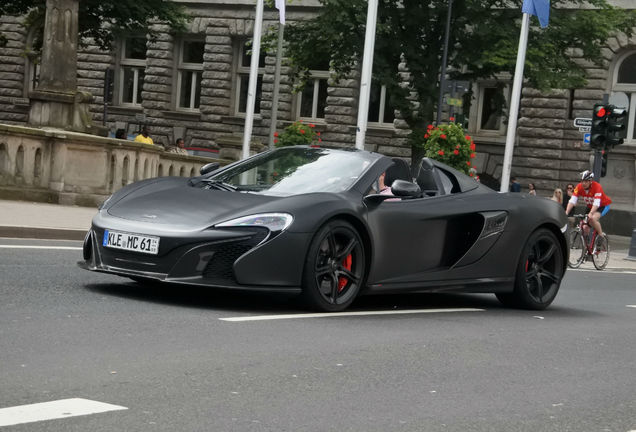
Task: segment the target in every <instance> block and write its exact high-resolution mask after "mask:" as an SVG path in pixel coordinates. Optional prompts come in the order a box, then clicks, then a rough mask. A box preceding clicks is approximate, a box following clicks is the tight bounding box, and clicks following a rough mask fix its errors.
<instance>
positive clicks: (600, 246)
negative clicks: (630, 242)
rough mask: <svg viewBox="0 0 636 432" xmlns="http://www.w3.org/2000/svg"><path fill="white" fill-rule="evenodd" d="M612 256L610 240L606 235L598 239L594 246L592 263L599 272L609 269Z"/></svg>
mask: <svg viewBox="0 0 636 432" xmlns="http://www.w3.org/2000/svg"><path fill="white" fill-rule="evenodd" d="M609 255H610V245H609V240H608V239H607V236H606V235H602V236H598V237H596V244H595V245H594V253H593V254H592V262H593V263H594V267H596V269H597V270H603V269H604V268H605V267H607V263H608V261H609Z"/></svg>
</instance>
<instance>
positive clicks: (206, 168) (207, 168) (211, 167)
mask: <svg viewBox="0 0 636 432" xmlns="http://www.w3.org/2000/svg"><path fill="white" fill-rule="evenodd" d="M220 166H221V164H220V163H218V162H210V163H209V164H205V165H203V166H202V167H201V169H200V170H199V172H200V173H201V175H206V174H209V173H211V172H212V171H216V170H217V169H219V167H220Z"/></svg>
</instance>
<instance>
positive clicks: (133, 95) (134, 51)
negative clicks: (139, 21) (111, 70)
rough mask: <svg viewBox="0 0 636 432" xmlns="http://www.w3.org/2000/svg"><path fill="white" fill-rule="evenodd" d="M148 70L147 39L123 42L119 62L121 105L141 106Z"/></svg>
mask: <svg viewBox="0 0 636 432" xmlns="http://www.w3.org/2000/svg"><path fill="white" fill-rule="evenodd" d="M145 70H146V38H144V37H131V38H126V39H124V41H123V42H122V48H121V57H120V60H119V104H120V105H132V106H141V91H142V90H143V86H144V71H145Z"/></svg>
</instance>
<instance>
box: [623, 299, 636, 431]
mask: <svg viewBox="0 0 636 432" xmlns="http://www.w3.org/2000/svg"><path fill="white" fill-rule="evenodd" d="M625 306H627V307H630V308H636V305H625ZM635 432H636V431H635Z"/></svg>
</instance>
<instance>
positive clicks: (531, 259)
mask: <svg viewBox="0 0 636 432" xmlns="http://www.w3.org/2000/svg"><path fill="white" fill-rule="evenodd" d="M563 273H564V269H563V250H562V248H561V243H559V240H558V239H557V238H556V236H555V235H554V234H553V233H552V232H551V231H549V230H547V229H544V228H541V229H538V230H537V231H535V232H534V233H532V234H531V235H530V237H529V238H528V241H527V242H526V244H525V246H524V248H523V251H522V253H521V257H520V259H519V264H518V265H517V273H516V276H515V287H514V291H513V292H512V293H510V294H503V295H501V294H500V295H498V296H497V297H498V298H499V299H500V300H502V303H503V304H505V305H514V306H517V307H522V308H524V309H535V310H540V309H545V308H546V307H548V306H549V305H550V303H552V301H553V300H554V298H555V297H556V295H557V292H558V291H559V287H560V285H561V279H562V278H563Z"/></svg>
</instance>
